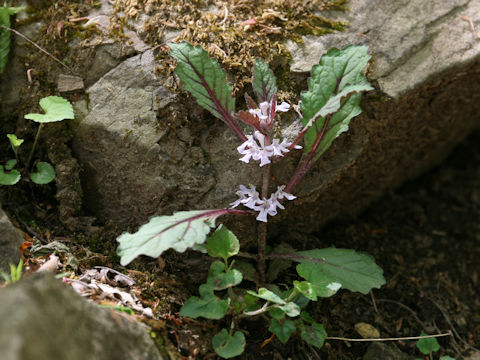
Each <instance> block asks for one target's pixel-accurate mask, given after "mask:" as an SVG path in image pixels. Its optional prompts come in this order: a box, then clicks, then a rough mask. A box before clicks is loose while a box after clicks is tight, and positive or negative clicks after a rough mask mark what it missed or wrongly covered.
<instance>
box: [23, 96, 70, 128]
mask: <svg viewBox="0 0 480 360" xmlns="http://www.w3.org/2000/svg"><path fill="white" fill-rule="evenodd" d="M40 107H41V108H42V109H43V111H45V114H27V115H25V119H29V120H33V121H35V122H38V123H49V122H55V121H62V120H64V119H74V118H75V115H74V113H73V107H72V104H70V103H69V102H68V100H67V99H64V98H62V97H60V96H47V97H44V98H43V99H41V100H40Z"/></svg>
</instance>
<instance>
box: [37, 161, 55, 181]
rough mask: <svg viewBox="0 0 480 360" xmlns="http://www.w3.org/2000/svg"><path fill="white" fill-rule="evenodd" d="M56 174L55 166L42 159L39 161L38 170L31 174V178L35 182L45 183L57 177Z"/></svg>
mask: <svg viewBox="0 0 480 360" xmlns="http://www.w3.org/2000/svg"><path fill="white" fill-rule="evenodd" d="M56 176H57V174H56V173H55V168H54V167H53V166H52V165H50V164H49V163H47V162H43V161H41V162H39V163H37V172H34V173H31V174H30V179H32V181H33V182H34V183H35V184H39V185H43V184H48V183H49V182H50V181H52V180H53V179H55V177H56Z"/></svg>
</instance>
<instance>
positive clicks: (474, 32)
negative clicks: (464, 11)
mask: <svg viewBox="0 0 480 360" xmlns="http://www.w3.org/2000/svg"><path fill="white" fill-rule="evenodd" d="M460 19H462V20H465V21H466V22H468V23H469V24H470V30H471V31H472V34H473V36H474V37H475V38H477V39H479V38H480V36H479V35H478V32H477V31H476V30H475V25H473V21H472V19H470V18H469V17H468V16H460Z"/></svg>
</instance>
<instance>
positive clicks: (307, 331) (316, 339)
mask: <svg viewBox="0 0 480 360" xmlns="http://www.w3.org/2000/svg"><path fill="white" fill-rule="evenodd" d="M298 328H299V329H300V336H301V337H302V339H303V340H304V341H305V342H306V343H308V344H310V345H312V346H315V347H317V348H321V347H322V346H323V344H324V343H325V339H326V338H327V332H326V331H325V328H324V327H323V325H322V324H319V323H317V322H313V323H312V324H311V325H308V324H305V323H303V322H302V321H299V322H298Z"/></svg>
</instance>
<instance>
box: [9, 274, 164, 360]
mask: <svg viewBox="0 0 480 360" xmlns="http://www.w3.org/2000/svg"><path fill="white" fill-rule="evenodd" d="M0 304H2V306H1V307H0V317H1V319H2V321H0V348H1V349H2V350H1V358H2V360H52V359H69V360H85V359H90V360H97V359H98V360H100V359H101V360H110V359H111V360H119V359H122V360H123V359H125V360H127V359H128V360H140V359H141V360H144V359H145V360H146V359H148V360H161V359H162V358H163V357H162V356H161V355H160V352H159V350H158V349H157V348H156V346H155V344H154V342H153V340H152V338H151V337H150V335H149V334H148V333H147V331H146V329H145V328H144V327H143V326H141V325H140V324H139V323H137V322H136V321H134V320H133V321H132V319H131V318H126V317H124V316H122V315H121V314H119V313H116V312H113V311H111V310H108V309H102V308H100V307H98V306H97V305H94V304H91V303H89V302H87V301H86V300H84V299H83V298H81V297H80V296H79V295H77V294H76V293H75V292H74V291H73V290H72V289H71V288H69V287H68V286H66V285H64V284H62V283H61V281H60V280H55V279H54V278H53V277H52V275H49V274H45V273H43V274H35V275H33V276H31V277H29V278H27V279H24V280H21V281H20V282H18V283H16V284H13V285H9V286H7V287H6V288H4V289H1V290H0Z"/></svg>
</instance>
